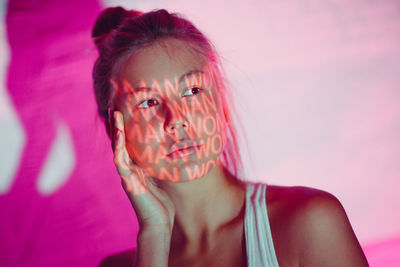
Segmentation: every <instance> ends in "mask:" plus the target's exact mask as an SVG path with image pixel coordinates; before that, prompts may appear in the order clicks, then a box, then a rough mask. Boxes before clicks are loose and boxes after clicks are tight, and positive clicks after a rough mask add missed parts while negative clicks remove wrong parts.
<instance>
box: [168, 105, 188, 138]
mask: <svg viewBox="0 0 400 267" xmlns="http://www.w3.org/2000/svg"><path fill="white" fill-rule="evenodd" d="M165 125H166V128H167V129H166V130H167V131H168V132H169V133H171V134H174V133H175V134H181V131H183V130H187V129H188V127H189V122H188V120H187V119H186V116H185V112H184V110H183V108H182V107H181V105H179V104H177V103H176V104H175V105H170V106H169V107H168V112H167V116H166V121H165Z"/></svg>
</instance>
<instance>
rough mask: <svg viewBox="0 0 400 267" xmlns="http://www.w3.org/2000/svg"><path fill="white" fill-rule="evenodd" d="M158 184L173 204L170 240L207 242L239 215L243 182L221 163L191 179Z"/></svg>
mask: <svg viewBox="0 0 400 267" xmlns="http://www.w3.org/2000/svg"><path fill="white" fill-rule="evenodd" d="M159 184H160V187H162V188H163V189H164V190H165V191H166V192H167V194H168V195H169V196H170V198H171V200H172V202H173V203H174V204H175V222H174V230H173V233H172V242H178V243H180V244H186V245H188V246H203V245H207V244H209V243H210V242H212V237H213V236H215V234H216V233H218V232H219V231H221V230H223V229H225V228H226V227H229V226H230V224H232V222H233V221H236V220H235V218H237V217H238V216H241V215H240V214H241V211H242V208H243V205H244V198H245V185H244V183H243V182H241V181H238V180H237V179H236V178H235V177H233V176H232V175H231V174H230V173H229V172H228V171H226V170H225V169H224V168H223V167H222V166H221V165H217V166H216V167H215V168H214V169H213V170H211V171H210V172H209V173H208V174H207V175H205V176H203V177H201V178H198V179H195V180H192V181H188V182H181V183H173V182H167V181H160V182H159ZM204 242H205V243H204ZM200 243H202V244H200Z"/></svg>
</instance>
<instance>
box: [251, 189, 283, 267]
mask: <svg viewBox="0 0 400 267" xmlns="http://www.w3.org/2000/svg"><path fill="white" fill-rule="evenodd" d="M266 189H267V185H266V184H261V183H248V184H247V185H246V211H245V219H244V227H245V239H246V250H247V266H248V267H277V266H279V265H278V260H277V258H276V254H275V249H274V243H273V242H272V234H271V228H270V226H269V220H268V213H267V205H266V204H265V192H266Z"/></svg>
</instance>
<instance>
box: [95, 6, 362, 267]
mask: <svg viewBox="0 0 400 267" xmlns="http://www.w3.org/2000/svg"><path fill="white" fill-rule="evenodd" d="M92 36H93V38H94V41H95V43H96V45H97V47H98V50H99V58H98V59H97V61H96V63H95V66H94V70H93V79H94V88H95V94H96V100H97V104H98V111H99V114H100V116H102V117H103V118H104V119H105V124H106V129H107V133H108V135H109V136H110V138H111V140H112V147H113V151H114V163H115V165H116V167H117V170H118V172H119V175H120V176H121V178H122V179H121V182H122V186H123V188H124V189H125V192H126V193H127V195H128V197H129V200H130V201H131V203H132V206H133V208H134V210H135V212H136V215H137V218H138V221H139V226H140V229H139V233H138V237H137V250H136V255H135V257H134V262H132V264H133V265H134V266H138V267H139V266H278V264H279V266H368V264H367V261H366V259H365V256H364V254H363V252H362V249H361V247H360V245H359V242H358V241H357V238H356V236H355V234H354V232H353V230H352V227H351V225H350V223H349V220H348V218H347V216H346V213H345V211H344V209H343V207H342V205H341V204H340V202H339V201H338V200H337V199H336V198H335V197H334V196H332V195H331V194H329V193H326V192H323V191H320V190H316V189H311V188H306V187H282V186H272V185H268V186H267V185H266V184H261V183H244V182H243V181H241V180H239V179H238V178H237V174H238V170H239V169H240V166H241V160H240V156H239V150H238V145H237V140H236V132H235V128H234V125H233V121H232V107H233V106H232V101H231V97H230V93H229V88H227V86H226V83H225V81H224V79H223V75H222V71H221V65H220V64H219V60H218V57H217V53H216V52H215V49H214V48H213V47H212V45H211V43H210V42H209V41H208V40H207V38H206V37H205V36H204V35H203V34H202V33H201V32H200V31H199V30H198V29H197V28H195V27H194V26H193V24H191V23H190V22H189V21H188V20H186V19H184V18H182V17H181V16H179V15H176V14H170V13H168V12H167V11H165V10H157V11H152V12H148V13H140V12H137V11H127V10H125V9H123V8H121V7H117V8H108V9H106V10H104V11H103V12H102V13H101V14H100V16H99V18H98V19H97V21H96V24H95V26H94V29H93V34H92ZM267 207H268V209H267Z"/></svg>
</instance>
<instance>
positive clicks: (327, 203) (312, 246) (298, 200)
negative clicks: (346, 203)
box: [266, 185, 368, 266]
mask: <svg viewBox="0 0 400 267" xmlns="http://www.w3.org/2000/svg"><path fill="white" fill-rule="evenodd" d="M266 201H267V206H268V216H269V218H270V220H271V231H272V234H273V238H274V245H275V246H276V250H277V251H276V252H277V257H278V261H279V257H281V258H292V259H293V260H292V262H296V265H299V266H368V263H367V261H366V258H365V256H364V253H363V252H362V249H361V246H360V244H359V242H358V240H357V237H356V235H355V234H354V231H353V229H352V227H351V224H350V222H349V219H348V217H347V214H346V212H345V209H344V208H343V206H342V204H341V203H340V201H339V200H338V199H337V198H336V197H335V196H334V195H333V194H331V193H328V192H326V191H323V190H319V189H315V188H310V187H303V186H294V187H285V186H273V185H271V186H268V187H267V197H266ZM288 251H290V252H288ZM285 254H286V255H285Z"/></svg>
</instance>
